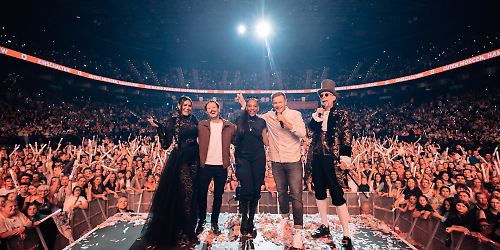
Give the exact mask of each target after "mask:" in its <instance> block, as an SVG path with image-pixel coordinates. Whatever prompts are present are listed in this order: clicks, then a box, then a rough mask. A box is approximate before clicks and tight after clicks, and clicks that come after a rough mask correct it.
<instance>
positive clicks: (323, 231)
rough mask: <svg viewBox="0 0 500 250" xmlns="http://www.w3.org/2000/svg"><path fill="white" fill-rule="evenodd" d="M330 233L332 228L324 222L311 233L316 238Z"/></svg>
mask: <svg viewBox="0 0 500 250" xmlns="http://www.w3.org/2000/svg"><path fill="white" fill-rule="evenodd" d="M329 235H330V229H329V228H328V227H327V226H325V225H323V224H321V226H319V228H318V229H316V230H315V231H314V232H313V233H312V234H311V236H312V237H313V238H315V239H317V238H322V237H325V236H329Z"/></svg>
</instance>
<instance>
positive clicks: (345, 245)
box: [341, 236, 352, 250]
mask: <svg viewBox="0 0 500 250" xmlns="http://www.w3.org/2000/svg"><path fill="white" fill-rule="evenodd" d="M341 249H342V250H352V241H351V238H349V237H347V236H344V238H342V248H341Z"/></svg>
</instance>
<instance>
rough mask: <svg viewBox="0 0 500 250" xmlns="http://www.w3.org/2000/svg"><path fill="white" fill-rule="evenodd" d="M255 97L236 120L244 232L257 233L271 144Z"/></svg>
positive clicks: (237, 171) (238, 172) (237, 173)
mask: <svg viewBox="0 0 500 250" xmlns="http://www.w3.org/2000/svg"><path fill="white" fill-rule="evenodd" d="M241 98H243V97H241ZM258 111H259V104H258V102H257V100H256V99H254V98H250V99H249V100H248V101H247V105H246V109H245V111H244V112H243V114H242V115H241V116H240V117H239V118H238V119H237V120H236V126H237V127H238V128H237V130H236V139H235V146H236V153H235V155H236V177H237V178H238V180H239V181H240V213H241V234H242V235H246V234H249V235H250V236H252V237H255V236H256V233H257V231H256V230H255V227H254V224H253V219H254V215H255V211H256V209H257V204H258V202H259V199H260V191H261V186H262V184H264V176H265V173H266V152H265V149H264V145H266V146H267V145H269V142H268V138H267V127H266V122H265V121H264V119H262V118H260V117H258V116H257V112H258Z"/></svg>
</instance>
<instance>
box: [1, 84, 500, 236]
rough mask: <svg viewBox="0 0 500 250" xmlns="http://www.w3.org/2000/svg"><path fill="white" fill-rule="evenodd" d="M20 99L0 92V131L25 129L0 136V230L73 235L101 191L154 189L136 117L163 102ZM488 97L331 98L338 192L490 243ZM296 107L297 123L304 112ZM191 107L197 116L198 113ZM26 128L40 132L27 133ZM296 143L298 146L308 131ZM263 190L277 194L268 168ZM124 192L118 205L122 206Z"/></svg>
mask: <svg viewBox="0 0 500 250" xmlns="http://www.w3.org/2000/svg"><path fill="white" fill-rule="evenodd" d="M18 98H20V97H18ZM20 99H21V100H22V101H20V102H13V101H12V97H10V98H2V101H0V102H2V103H0V104H1V105H0V113H1V119H0V123H1V126H0V129H1V130H0V137H2V138H8V137H18V136H23V137H25V138H28V141H27V142H26V143H25V144H23V145H18V144H16V145H10V144H6V145H1V146H0V165H1V166H0V206H1V211H0V238H2V239H5V238H10V237H12V236H19V237H20V238H21V239H23V237H26V234H25V230H27V229H28V228H30V227H34V226H46V227H51V226H52V227H53V228H56V227H57V228H58V229H59V230H58V231H59V232H61V234H62V235H64V236H65V237H66V238H68V240H70V241H73V238H72V233H71V227H70V225H71V223H70V222H71V218H72V214H73V211H74V210H75V209H77V208H81V209H86V208H87V207H88V204H89V202H90V201H91V200H94V199H107V197H109V195H113V196H115V197H122V196H124V195H126V194H128V193H141V192H152V191H154V190H155V188H156V185H157V181H158V180H159V175H160V173H161V171H162V168H163V166H164V163H165V161H166V160H167V158H168V156H169V150H163V149H162V148H161V146H160V143H159V141H158V137H157V136H156V135H155V132H154V130H153V129H152V128H151V127H149V126H148V125H147V123H146V121H143V120H142V118H141V117H146V116H148V115H151V114H155V115H156V116H157V117H159V118H160V119H166V118H168V117H169V114H170V112H168V111H166V110H162V108H146V107H130V106H127V105H125V104H117V103H113V104H110V103H99V102H95V103H94V102H92V101H91V100H82V99H75V100H73V101H69V102H68V101H66V102H62V101H58V100H57V99H53V98H50V99H44V95H41V96H39V97H36V98H35V97H32V98H24V97H22V98H20ZM14 100H15V99H14ZM13 103H15V104H13ZM495 103H497V99H496V97H494V96H489V97H484V96H483V97H481V98H478V96H476V95H474V94H464V95H463V96H457V97H447V98H444V97H442V98H438V99H436V100H433V101H430V102H424V103H421V104H419V105H415V104H413V103H411V102H410V103H404V104H400V105H393V104H383V105H381V106H365V107H359V106H354V105H351V106H349V105H347V106H345V107H342V108H345V109H347V110H348V111H349V112H350V114H351V124H352V130H353V132H354V133H353V135H354V136H355V140H354V144H353V155H352V159H353V160H352V162H353V166H352V170H351V171H352V174H353V176H354V177H355V179H357V180H356V181H357V182H358V183H359V184H360V187H359V188H358V187H357V186H356V185H355V184H354V183H353V181H352V180H349V183H350V185H349V189H348V190H346V191H365V192H375V193H377V194H378V195H380V196H387V197H392V198H394V200H395V202H394V206H393V208H394V211H400V212H404V213H411V215H412V216H413V217H419V218H421V219H430V218H436V219H438V220H441V221H442V222H443V223H444V225H445V227H446V231H447V232H453V231H459V232H463V233H466V234H470V235H473V236H475V237H477V238H479V239H480V240H483V241H489V240H490V239H491V240H493V242H496V243H498V242H500V238H499V237H500V230H499V227H498V223H499V216H500V213H499V212H500V200H499V199H500V176H499V172H500V171H499V168H500V165H499V162H500V161H499V153H498V149H497V148H498V144H499V138H500V136H499V134H498V128H497V126H498V124H499V121H498V117H499V116H498V111H497V108H496V106H495V105H494V104H495ZM264 109H265V108H263V110H264ZM303 112H304V119H305V120H306V122H307V120H308V119H309V118H308V117H309V115H310V113H312V111H310V110H303ZM195 114H196V115H197V116H198V117H199V118H200V119H204V118H205V117H204V115H203V114H202V112H201V111H195ZM226 116H231V115H230V112H227V113H226ZM233 118H234V117H233ZM33 136H38V137H36V138H38V139H40V140H35V141H29V140H30V139H29V138H33ZM41 138H44V139H41ZM68 138H71V140H70V139H68ZM76 138H78V139H77V141H76ZM303 145H304V151H306V150H307V145H308V140H307V139H306V140H304V144H303ZM304 155H307V154H304ZM304 160H305V159H304ZM228 171H229V174H228V179H227V183H226V186H225V189H226V190H227V191H236V188H237V186H238V181H237V179H236V176H235V174H234V168H229V170H228ZM262 190H264V191H269V192H271V193H272V194H273V195H276V192H275V191H276V184H275V183H274V179H273V177H272V172H271V169H270V167H268V168H267V172H266V177H265V184H264V185H263V186H262ZM304 190H305V191H309V192H314V187H313V185H312V183H311V182H310V180H304ZM123 199H124V198H123ZM123 199H122V198H120V200H122V201H120V202H119V203H120V204H122V205H121V206H120V207H121V210H120V211H122V210H123V211H127V207H126V206H125V207H123V203H124V201H123ZM125 202H126V201H125ZM57 209H62V211H63V212H62V213H60V214H58V215H57V216H54V223H52V224H49V223H47V222H45V223H42V224H40V221H41V220H43V218H45V217H47V216H49V215H50V214H51V213H52V212H55V211H57ZM45 224H46V225H45ZM53 232H57V230H55V231H53ZM47 238H48V239H49V240H48V242H49V243H50V242H53V241H51V240H50V239H51V236H50V235H47Z"/></svg>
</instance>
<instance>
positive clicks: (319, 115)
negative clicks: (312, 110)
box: [318, 102, 326, 118]
mask: <svg viewBox="0 0 500 250" xmlns="http://www.w3.org/2000/svg"><path fill="white" fill-rule="evenodd" d="M321 108H322V109H325V108H326V104H325V103H324V102H321ZM323 112H324V111H323ZM322 116H323V113H318V117H319V118H321V117H322Z"/></svg>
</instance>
